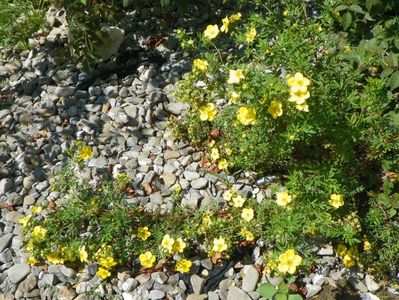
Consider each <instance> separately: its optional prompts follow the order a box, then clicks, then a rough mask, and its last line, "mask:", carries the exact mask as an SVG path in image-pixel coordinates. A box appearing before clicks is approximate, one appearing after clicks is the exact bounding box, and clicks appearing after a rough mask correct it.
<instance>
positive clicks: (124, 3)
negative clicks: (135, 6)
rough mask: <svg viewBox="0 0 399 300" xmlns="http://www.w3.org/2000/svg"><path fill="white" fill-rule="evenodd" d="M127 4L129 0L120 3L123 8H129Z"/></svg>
mask: <svg viewBox="0 0 399 300" xmlns="http://www.w3.org/2000/svg"><path fill="white" fill-rule="evenodd" d="M129 3H130V0H123V1H122V5H123V7H128V6H129Z"/></svg>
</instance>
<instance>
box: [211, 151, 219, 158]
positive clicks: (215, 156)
mask: <svg viewBox="0 0 399 300" xmlns="http://www.w3.org/2000/svg"><path fill="white" fill-rule="evenodd" d="M218 158H219V150H218V149H217V148H212V151H211V159H212V161H216V160H217V159H218Z"/></svg>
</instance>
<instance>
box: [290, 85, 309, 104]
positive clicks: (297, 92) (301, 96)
mask: <svg viewBox="0 0 399 300" xmlns="http://www.w3.org/2000/svg"><path fill="white" fill-rule="evenodd" d="M309 97H310V93H309V91H308V90H307V88H306V86H299V85H295V86H293V87H292V88H291V91H290V97H289V98H288V101H290V102H295V103H296V104H297V105H301V104H303V103H305V102H306V100H307V99H308V98H309Z"/></svg>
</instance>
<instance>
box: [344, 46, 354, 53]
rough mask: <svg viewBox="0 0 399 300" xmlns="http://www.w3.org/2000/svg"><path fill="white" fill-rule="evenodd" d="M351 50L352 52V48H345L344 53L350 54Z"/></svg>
mask: <svg viewBox="0 0 399 300" xmlns="http://www.w3.org/2000/svg"><path fill="white" fill-rule="evenodd" d="M351 50H352V48H351V47H350V46H345V47H344V52H349V51H351Z"/></svg>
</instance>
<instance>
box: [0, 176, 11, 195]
mask: <svg viewBox="0 0 399 300" xmlns="http://www.w3.org/2000/svg"><path fill="white" fill-rule="evenodd" d="M11 188H12V180H11V179H10V178H3V179H2V180H0V196H3V195H5V194H6V193H7V192H8V191H9V190H10V189H11Z"/></svg>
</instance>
